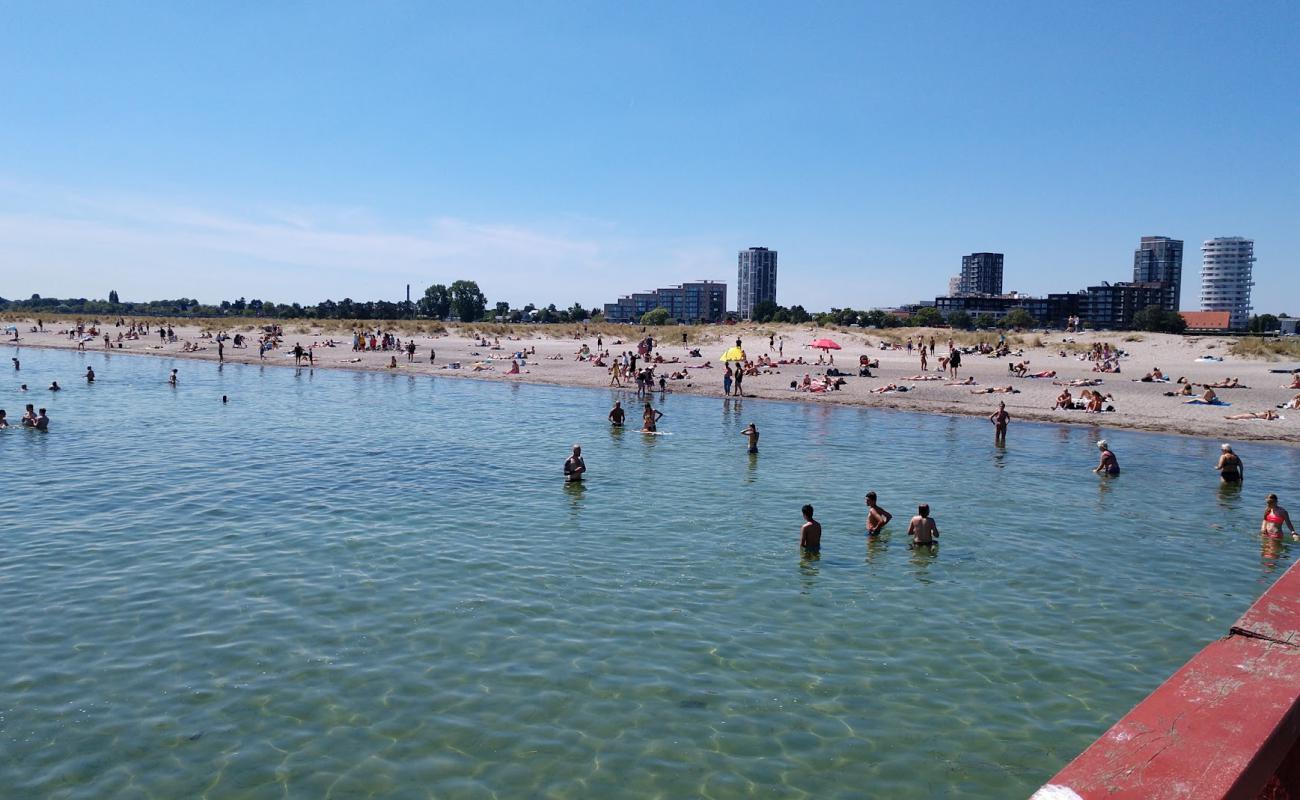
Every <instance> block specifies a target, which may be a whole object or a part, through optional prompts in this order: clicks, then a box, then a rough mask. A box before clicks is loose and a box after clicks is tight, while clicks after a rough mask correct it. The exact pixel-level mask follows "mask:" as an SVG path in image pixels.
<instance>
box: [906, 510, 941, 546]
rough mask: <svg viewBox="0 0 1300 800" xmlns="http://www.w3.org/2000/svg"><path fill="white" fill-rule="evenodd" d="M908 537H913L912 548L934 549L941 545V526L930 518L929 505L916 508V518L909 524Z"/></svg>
mask: <svg viewBox="0 0 1300 800" xmlns="http://www.w3.org/2000/svg"><path fill="white" fill-rule="evenodd" d="M907 535H908V536H911V537H912V547H934V546H935V545H937V544H938V543H939V541H938V540H939V526H938V525H936V524H935V523H934V519H933V518H932V517H931V516H930V506H929V505H928V504H927V503H922V504H921V505H919V506H917V507H916V516H915V517H912V521H911V522H909V523H908V524H907Z"/></svg>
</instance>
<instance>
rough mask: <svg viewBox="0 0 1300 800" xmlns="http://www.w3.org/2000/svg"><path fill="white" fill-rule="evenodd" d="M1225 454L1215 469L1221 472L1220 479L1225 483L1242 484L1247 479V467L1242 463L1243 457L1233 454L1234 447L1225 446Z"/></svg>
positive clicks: (1222, 447)
mask: <svg viewBox="0 0 1300 800" xmlns="http://www.w3.org/2000/svg"><path fill="white" fill-rule="evenodd" d="M1221 449H1222V450H1223V453H1222V454H1221V455H1220V456H1219V463H1217V464H1215V465H1214V468H1215V469H1217V470H1218V471H1219V479H1220V480H1222V481H1223V482H1224V483H1241V482H1242V481H1243V480H1245V478H1246V465H1245V464H1243V463H1241V456H1239V455H1237V454H1236V453H1234V452H1232V445H1230V444H1226V443H1225V444H1223V445H1222V446H1221Z"/></svg>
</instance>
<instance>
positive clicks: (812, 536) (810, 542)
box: [799, 506, 822, 553]
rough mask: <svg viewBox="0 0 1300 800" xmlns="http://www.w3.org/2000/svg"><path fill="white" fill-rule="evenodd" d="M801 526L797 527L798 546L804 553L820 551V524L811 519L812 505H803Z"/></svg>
mask: <svg viewBox="0 0 1300 800" xmlns="http://www.w3.org/2000/svg"><path fill="white" fill-rule="evenodd" d="M802 510H803V527H801V528H800V529H799V547H800V549H802V550H803V551H804V552H805V553H820V552H821V549H822V524H821V523H820V522H818V521H817V520H815V519H813V507H812V506H804V507H803V509H802Z"/></svg>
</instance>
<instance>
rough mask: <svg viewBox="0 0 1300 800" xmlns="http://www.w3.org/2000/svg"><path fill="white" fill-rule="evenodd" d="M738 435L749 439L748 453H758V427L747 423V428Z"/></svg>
mask: <svg viewBox="0 0 1300 800" xmlns="http://www.w3.org/2000/svg"><path fill="white" fill-rule="evenodd" d="M740 435H741V436H744V437H747V438H748V439H749V452H750V453H751V454H752V453H757V452H758V426H757V425H755V424H754V423H752V422H751V423H749V427H748V428H746V429H744V430H743V431H741V432H740Z"/></svg>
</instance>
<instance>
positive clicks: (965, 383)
mask: <svg viewBox="0 0 1300 800" xmlns="http://www.w3.org/2000/svg"><path fill="white" fill-rule="evenodd" d="M978 385H979V383H978V382H977V381H976V380H975V376H974V375H967V376H966V380H963V381H956V382H955V383H945V384H944V386H978Z"/></svg>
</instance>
